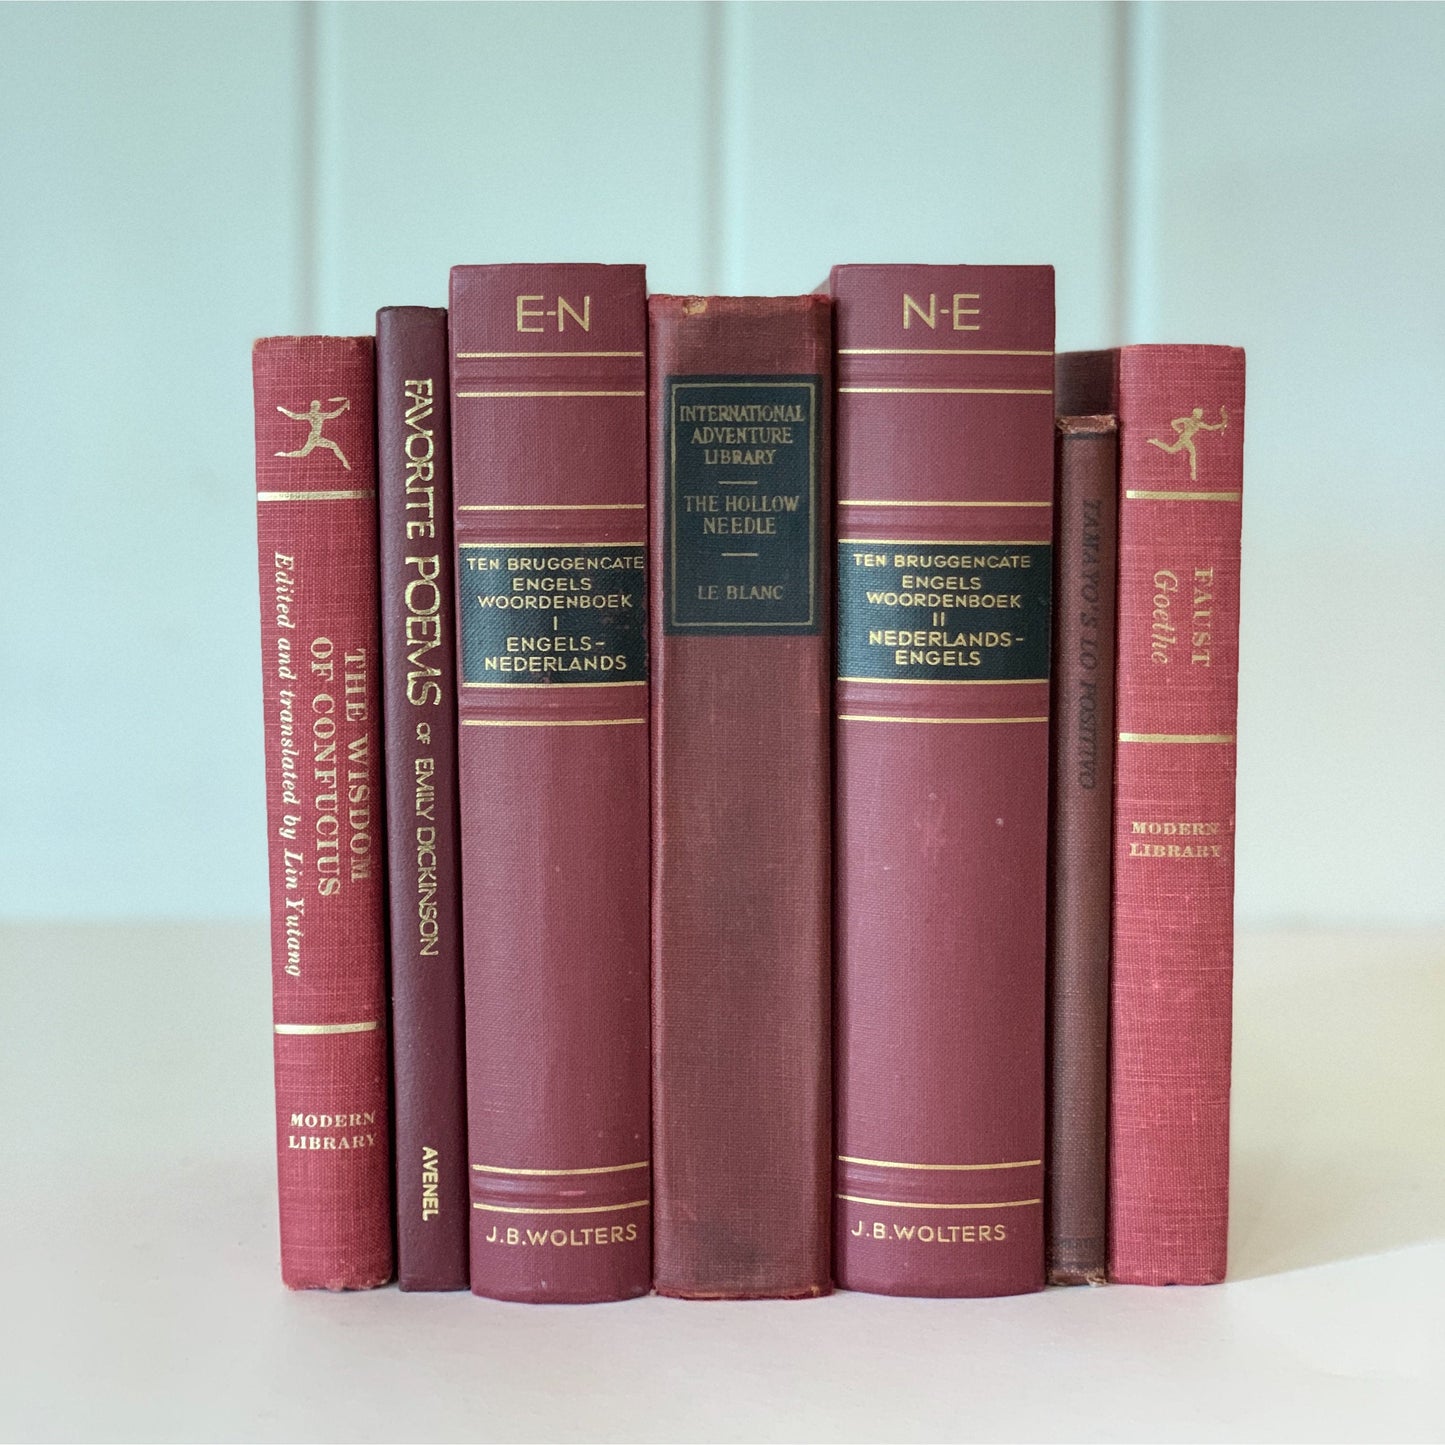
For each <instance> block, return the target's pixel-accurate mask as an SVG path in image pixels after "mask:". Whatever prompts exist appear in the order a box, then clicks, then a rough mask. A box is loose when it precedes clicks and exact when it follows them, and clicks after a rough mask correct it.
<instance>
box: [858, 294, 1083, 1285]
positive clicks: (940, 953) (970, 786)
mask: <svg viewBox="0 0 1445 1445" xmlns="http://www.w3.org/2000/svg"><path fill="white" fill-rule="evenodd" d="M831 288H832V292H833V295H834V297H835V298H836V300H837V305H838V573H839V577H838V689H837V716H838V723H837V729H838V731H837V752H838V760H837V803H836V806H837V810H838V817H837V843H836V847H837V879H836V899H837V903H836V907H837V971H838V985H837V987H838V994H837V1006H838V1029H837V1088H838V1111H837V1153H838V1159H837V1208H836V1211H835V1216H834V1219H835V1239H836V1246H835V1248H836V1259H837V1265H836V1269H837V1278H838V1283H839V1284H840V1285H843V1286H845V1287H847V1288H849V1289H861V1290H872V1291H874V1292H877V1293H880V1294H903V1295H943V1296H959V1295H1000V1294H1018V1293H1021V1292H1024V1291H1027V1290H1035V1289H1039V1288H1041V1287H1042V1285H1043V1282H1044V1230H1043V1193H1044V1191H1043V1167H1044V1166H1043V1159H1044V962H1045V916H1046V890H1045V884H1046V873H1047V852H1048V769H1049V598H1050V591H1051V579H1052V570H1053V569H1052V559H1051V548H1050V542H1051V539H1052V535H1053V534H1052V516H1053V474H1054V409H1053V343H1054V277H1053V271H1052V269H1051V268H1049V267H1047V266H840V267H838V268H836V269H835V270H834V272H833V275H832V281H831Z"/></svg>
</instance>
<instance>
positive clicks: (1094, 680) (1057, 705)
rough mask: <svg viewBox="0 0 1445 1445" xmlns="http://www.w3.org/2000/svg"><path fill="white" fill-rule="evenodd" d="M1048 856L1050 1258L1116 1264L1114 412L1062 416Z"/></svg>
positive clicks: (1093, 1270) (1052, 1268)
mask: <svg viewBox="0 0 1445 1445" xmlns="http://www.w3.org/2000/svg"><path fill="white" fill-rule="evenodd" d="M1057 427H1058V435H1057V461H1058V467H1057V493H1056V527H1055V530H1056V532H1057V540H1056V541H1055V544H1054V553H1055V555H1054V650H1053V678H1054V682H1053V716H1054V732H1053V751H1052V759H1053V761H1052V787H1051V794H1052V796H1051V803H1050V817H1049V826H1050V833H1051V837H1050V859H1049V865H1050V866H1049V1132H1048V1149H1047V1153H1046V1155H1045V1161H1046V1165H1047V1171H1046V1173H1047V1189H1046V1190H1045V1194H1046V1197H1047V1201H1048V1268H1049V1282H1050V1283H1051V1284H1103V1283H1104V1278H1105V1271H1106V1269H1107V1266H1108V1182H1109V935H1110V906H1111V897H1110V879H1111V862H1112V859H1113V838H1114V595H1115V590H1116V587H1117V582H1118V563H1117V555H1118V461H1119V448H1118V423H1117V421H1116V420H1115V418H1114V417H1112V416H1061V417H1059V419H1058V423H1057Z"/></svg>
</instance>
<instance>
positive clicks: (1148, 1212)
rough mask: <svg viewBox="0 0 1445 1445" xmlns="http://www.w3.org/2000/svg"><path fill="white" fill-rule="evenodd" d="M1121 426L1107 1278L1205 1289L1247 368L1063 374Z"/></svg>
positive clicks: (1077, 362) (1227, 949) (1224, 1061)
mask: <svg viewBox="0 0 1445 1445" xmlns="http://www.w3.org/2000/svg"><path fill="white" fill-rule="evenodd" d="M1060 393H1061V397H1060V399H1061V403H1062V405H1064V406H1065V407H1066V408H1068V409H1070V410H1072V409H1075V408H1076V407H1077V406H1078V404H1079V403H1081V402H1086V403H1087V404H1088V405H1089V406H1090V408H1093V407H1094V405H1095V404H1096V403H1102V409H1105V410H1113V411H1116V412H1117V413H1118V417H1119V488H1120V493H1119V602H1118V664H1117V691H1116V715H1115V728H1116V735H1117V750H1116V756H1115V777H1114V942H1113V953H1114V962H1113V988H1112V1003H1111V1011H1110V1031H1111V1038H1110V1084H1109V1088H1110V1105H1109V1135H1110V1142H1109V1277H1110V1278H1111V1279H1114V1280H1118V1281H1119V1282H1120V1283H1123V1284H1213V1283H1216V1282H1217V1281H1219V1280H1221V1279H1223V1278H1224V1272H1225V1262H1226V1249H1227V1243H1228V1238H1227V1237H1228V1230H1229V1074H1230V1040H1231V1009H1232V983H1233V963H1234V760H1235V715H1236V705H1237V690H1236V686H1237V685H1236V677H1237V671H1238V665H1239V540H1240V495H1241V492H1242V488H1243V482H1244V353H1243V352H1242V351H1240V350H1239V349H1237V348H1236V347H1231V346H1127V347H1124V348H1123V349H1122V350H1119V351H1116V352H1107V351H1105V352H1083V353H1079V354H1077V355H1071V356H1067V357H1062V358H1060Z"/></svg>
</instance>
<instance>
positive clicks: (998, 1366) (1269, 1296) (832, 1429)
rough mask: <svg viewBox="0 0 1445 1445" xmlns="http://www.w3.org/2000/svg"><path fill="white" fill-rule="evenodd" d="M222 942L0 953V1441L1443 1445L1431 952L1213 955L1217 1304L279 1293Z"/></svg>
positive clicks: (258, 1090)
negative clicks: (1221, 1065)
mask: <svg viewBox="0 0 1445 1445" xmlns="http://www.w3.org/2000/svg"><path fill="white" fill-rule="evenodd" d="M268 977H269V975H268V971H267V962H266V940H265V933H264V929H263V928H261V927H259V926H257V925H254V924H246V925H239V924H215V925H193V926H179V925H166V926H159V925H157V926H153V927H146V926H134V925H128V926H123V927H121V926H117V927H110V928H107V927H77V926H72V925H65V926H62V925H55V926H47V925H26V926H23V927H21V926H16V925H10V926H7V927H5V928H3V929H0V1000H3V1004H4V1010H5V1013H4V1017H5V1019H6V1021H7V1024H8V1030H7V1040H6V1045H5V1049H4V1052H3V1057H0V1128H3V1136H0V1137H3V1139H4V1147H3V1159H4V1163H3V1165H0V1224H3V1239H4V1241H5V1250H6V1254H7V1257H8V1265H9V1268H8V1279H7V1281H6V1286H7V1287H6V1289H5V1292H4V1301H5V1303H4V1309H3V1315H0V1318H3V1333H0V1437H3V1438H5V1439H37V1440H60V1439H107V1440H212V1439H215V1440H268V1441H269V1440H313V1439H315V1440H413V1439H416V1440H427V1439H437V1440H441V1439H445V1440H467V1439H476V1440H509V1439H517V1440H539V1439H540V1440H549V1439H557V1440H648V1441H651V1440H674V1439H675V1440H695V1439H703V1440H712V1439H727V1440H730V1439H740V1440H791V1439H804V1440H815V1439H817V1440H848V1441H851V1440H872V1439H899V1440H915V1439H916V1440H931V1439H957V1440H1117V1441H1134V1440H1141V1441H1142V1440H1190V1441H1192V1440H1440V1439H1441V1438H1442V1437H1445V1403H1442V1398H1445V1242H1442V1236H1445V936H1442V935H1440V934H1438V933H1437V934H1420V933H1411V934H1391V933H1379V934H1351V935H1322V934H1309V933H1303V932H1301V933H1278V934H1267V935H1257V936H1253V937H1246V938H1242V939H1241V940H1240V946H1239V950H1238V961H1237V987H1236V1007H1235V1016H1236V1029H1235V1033H1236V1064H1235V1109H1234V1206H1233V1220H1232V1229H1231V1265H1230V1279H1229V1281H1228V1282H1227V1283H1226V1284H1224V1285H1221V1286H1217V1287H1215V1288H1210V1289H1141V1288H1125V1287H1118V1286H1113V1287H1108V1288H1104V1289H1092V1290H1086V1289H1073V1290H1050V1291H1047V1292H1045V1293H1044V1294H1041V1295H1034V1296H1029V1297H1025V1298H1019V1299H1004V1300H988V1301H925V1300H894V1299H883V1298H873V1297H870V1296H866V1295H853V1294H836V1295H834V1296H832V1297H831V1298H828V1299H823V1300H817V1301H807V1302H797V1303H747V1304H691V1303H683V1302H678V1301H671V1300H661V1299H648V1300H638V1301H633V1302H630V1303H627V1304H621V1305H593V1306H581V1307H564V1306H544V1307H534V1306H525V1305H503V1304H496V1303H492V1302H489V1301H483V1300H478V1299H473V1298H472V1297H470V1296H469V1295H464V1294H458V1295H431V1296H428V1295H403V1294H401V1293H399V1292H398V1291H397V1290H396V1289H394V1288H393V1289H386V1290H378V1291H374V1292H371V1293H368V1294H354V1295H342V1296H332V1295H325V1294H300V1295H293V1294H289V1293H287V1292H286V1291H285V1290H284V1289H282V1287H281V1285H280V1282H279V1278H278V1274H277V1268H276V1219H275V1195H274V1184H273V1179H272V1168H273V1155H272V1141H271V1137H270V1132H269V1131H270V1127H271V1109H270V1072H269V1071H270V1036H269V1020H270V1005H269V998H268V989H269V983H268Z"/></svg>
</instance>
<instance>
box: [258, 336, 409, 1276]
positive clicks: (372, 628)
mask: <svg viewBox="0 0 1445 1445" xmlns="http://www.w3.org/2000/svg"><path fill="white" fill-rule="evenodd" d="M251 360H252V369H253V373H254V379H255V400H256V518H257V524H256V529H257V549H258V553H259V561H260V580H261V676H262V690H261V693H262V706H263V709H264V714H265V717H264V723H265V742H266V826H267V834H266V836H267V840H268V846H269V852H270V877H271V979H272V998H273V1006H274V1014H275V1017H274V1030H275V1051H276V1158H277V1170H278V1175H279V1183H280V1206H281V1278H282V1279H283V1280H284V1281H285V1282H286V1284H288V1285H289V1286H290V1287H291V1288H292V1289H367V1288H370V1287H371V1286H372V1285H378V1284H384V1283H385V1282H386V1281H387V1280H388V1279H390V1278H391V1267H392V1236H391V1177H390V1176H391V1153H390V1130H389V1122H388V1112H387V1056H386V1027H385V1023H386V942H385V919H386V913H385V910H386V896H385V879H384V874H385V854H386V832H385V817H384V814H383V809H382V777H381V760H382V747H381V659H380V655H379V648H378V638H377V550H376V460H375V438H374V427H375V422H376V412H375V406H374V384H375V378H374V376H373V373H372V341H371V338H370V337H369V336H272V337H268V338H266V339H265V340H262V341H258V342H257V343H256V346H255V349H254V351H253V353H252V358H251Z"/></svg>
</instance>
